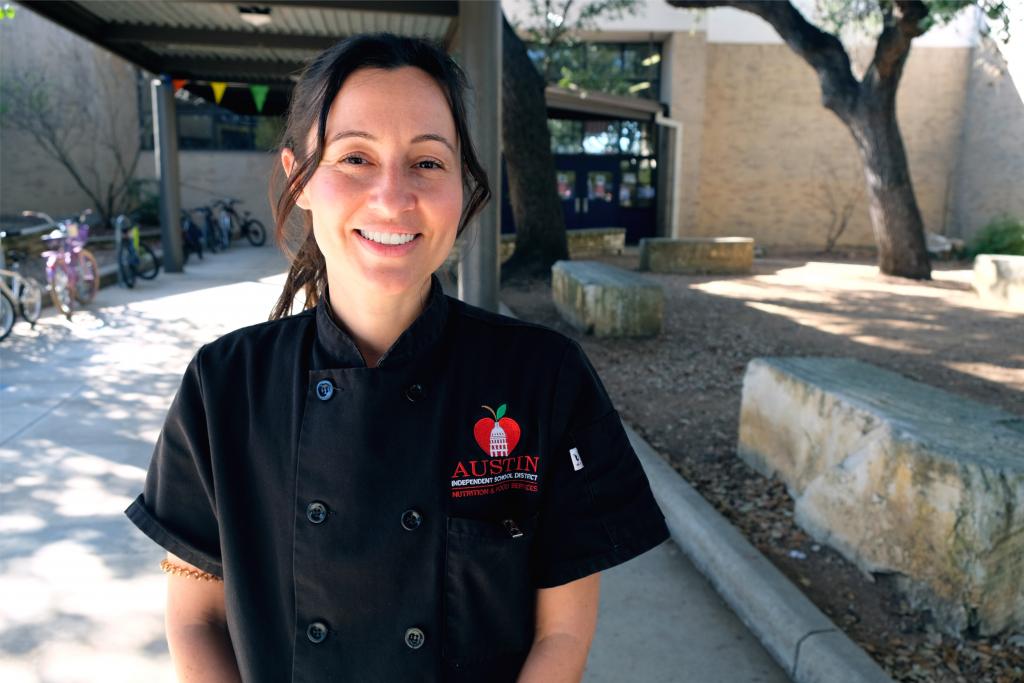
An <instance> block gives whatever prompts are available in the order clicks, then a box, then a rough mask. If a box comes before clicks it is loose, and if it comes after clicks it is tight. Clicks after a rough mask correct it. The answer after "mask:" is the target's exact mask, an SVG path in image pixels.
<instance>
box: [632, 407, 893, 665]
mask: <svg viewBox="0 0 1024 683" xmlns="http://www.w3.org/2000/svg"><path fill="white" fill-rule="evenodd" d="M623 426H624V427H625V428H626V434H627V435H628V436H629V440H630V442H631V443H632V445H633V449H634V450H635V451H636V453H637V455H638V456H639V457H640V462H641V463H642V464H643V467H644V470H645V471H646V472H647V478H648V479H649V480H650V483H651V489H652V490H653V491H654V496H655V498H656V499H657V501H658V504H659V505H660V506H661V509H662V511H663V512H664V513H665V520H666V522H667V524H668V528H669V530H670V531H671V532H672V540H674V541H675V542H676V543H677V544H678V545H679V547H680V548H681V549H682V550H683V552H684V553H686V555H687V556H688V557H689V558H690V561H691V562H693V564H694V565H695V566H696V567H697V569H699V570H700V571H701V573H703V574H704V576H705V577H707V579H708V581H709V582H710V583H711V585H712V586H714V588H715V590H717V591H718V593H719V594H720V595H721V596H722V598H723V599H724V600H725V602H726V603H727V604H728V605H729V607H730V608H732V611H733V612H735V613H736V615H737V616H738V617H739V618H740V620H741V621H742V622H743V623H744V624H745V625H746V627H747V628H748V629H750V631H751V633H753V634H754V635H755V636H756V637H757V638H758V640H760V641H761V644H762V645H763V646H764V648H765V649H766V650H767V651H768V653H769V654H771V656H772V657H774V658H775V661H777V662H778V663H779V665H780V666H782V668H783V669H784V670H785V671H786V673H787V674H788V675H789V677H790V678H791V679H792V680H794V681H796V683H893V679H892V678H890V677H889V676H888V674H886V673H885V671H884V670H882V668H881V667H880V666H879V665H878V664H877V663H875V661H874V660H873V659H871V657H870V656H868V654H867V653H866V652H864V651H863V650H862V649H861V648H860V647H859V646H857V644H856V643H854V642H853V641H852V640H850V638H849V637H848V636H847V635H846V634H845V633H843V632H842V630H840V629H839V628H838V627H837V626H836V625H835V624H833V623H832V621H831V620H830V619H829V618H828V617H827V616H825V614H823V613H822V612H821V610H819V609H818V608H817V607H816V606H815V605H814V603H812V602H811V601H810V600H809V599H807V597H806V596H804V594H803V593H801V592H800V590H799V589H798V588H797V587H796V586H794V585H793V584H792V583H791V582H790V581H789V579H787V578H786V577H785V576H784V575H783V574H782V572H780V571H779V570H778V569H776V568H775V566H774V565H773V564H772V563H771V562H770V561H769V560H768V559H767V558H766V557H764V556H763V555H762V554H761V553H760V552H759V551H758V550H757V548H755V547H754V546H753V545H751V544H750V542H749V541H747V539H746V538H744V537H743V535H742V534H741V533H740V532H739V530H737V529H736V528H735V527H734V526H732V525H731V524H730V523H729V522H728V521H727V520H726V519H725V518H724V517H722V516H721V515H720V514H719V513H718V511H717V510H715V509H714V507H712V506H711V504H710V503H708V502H707V501H706V500H704V498H703V497H702V496H701V495H700V494H699V493H697V491H696V490H695V489H694V488H693V487H692V486H690V485H689V484H688V483H687V482H686V480H685V479H683V478H682V477H681V476H680V475H679V473H678V472H676V471H675V470H674V469H672V467H671V466H670V465H669V464H668V463H667V462H665V460H664V459H663V458H662V457H661V456H660V455H658V453H657V452H656V451H655V450H654V449H653V448H651V446H650V445H649V444H648V443H647V442H646V441H644V439H643V438H642V437H640V435H639V434H637V433H636V432H635V431H634V430H633V428H632V427H630V426H629V425H628V424H625V422H624V423H623Z"/></svg>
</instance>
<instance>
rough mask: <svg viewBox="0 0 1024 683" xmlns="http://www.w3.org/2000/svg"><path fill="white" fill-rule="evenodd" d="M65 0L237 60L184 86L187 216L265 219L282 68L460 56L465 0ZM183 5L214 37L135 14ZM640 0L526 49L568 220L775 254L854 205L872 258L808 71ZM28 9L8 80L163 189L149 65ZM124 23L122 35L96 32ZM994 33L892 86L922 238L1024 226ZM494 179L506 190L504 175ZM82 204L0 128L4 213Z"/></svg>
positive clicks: (757, 40)
mask: <svg viewBox="0 0 1024 683" xmlns="http://www.w3.org/2000/svg"><path fill="white" fill-rule="evenodd" d="M60 4H62V5H65V6H74V7H75V8H76V9H75V11H76V12H79V13H80V14H81V17H80V21H82V22H85V23H88V22H89V21H93V20H95V21H96V22H97V25H100V24H102V25H103V26H104V29H103V31H104V32H105V33H104V36H105V37H106V38H107V39H110V38H111V35H113V40H114V41H116V40H121V41H134V42H133V43H132V44H133V45H134V44H139V45H144V46H145V47H146V49H149V50H152V52H153V53H154V54H160V55H162V56H163V57H165V58H167V59H171V58H173V59H174V60H177V62H175V63H180V64H182V65H190V64H191V65H195V64H199V63H202V64H204V65H205V66H207V67H208V66H210V64H213V63H217V60H221V62H223V63H224V64H230V65H231V68H230V71H231V72H230V73H225V75H224V76H223V81H219V82H223V83H226V85H225V86H224V87H223V88H222V89H221V92H220V93H219V94H216V93H215V92H214V86H213V80H212V79H211V80H209V81H203V80H201V79H191V80H190V79H188V78H187V77H185V78H183V83H182V85H181V87H180V89H178V90H177V92H176V94H175V106H176V111H177V127H178V159H179V165H180V179H181V204H182V206H183V207H186V208H189V207H193V206H199V205H205V204H209V203H210V202H211V201H213V200H214V199H217V198H220V197H224V196H233V197H237V198H240V199H242V200H243V201H244V208H247V209H249V210H250V211H252V213H253V214H254V215H256V216H257V217H259V218H261V219H262V220H264V222H265V223H267V224H268V225H269V224H270V208H269V201H268V198H267V194H266V189H267V180H268V177H269V173H270V169H271V166H272V164H276V163H278V161H277V158H276V157H275V156H274V155H273V154H271V153H270V151H269V150H270V149H271V148H272V147H273V145H274V144H275V143H276V142H277V138H276V136H277V133H278V132H279V130H280V114H281V113H282V112H283V110H284V107H285V106H286V103H287V97H288V92H289V82H288V77H287V74H288V73H289V69H290V68H293V67H294V65H295V64H300V63H301V61H302V60H304V59H307V58H308V57H310V56H312V55H313V54H315V53H316V52H317V51H318V50H319V49H321V48H322V47H323V46H324V45H326V44H329V42H330V41H332V40H336V39H340V38H342V37H344V36H345V35H348V34H349V33H353V32H359V31H367V30H389V29H390V28H391V27H396V28H398V29H400V30H401V31H402V32H408V33H411V34H416V35H428V36H431V37H434V38H436V39H439V40H443V41H444V42H445V43H446V44H447V45H449V46H450V49H454V48H457V46H458V45H459V42H458V41H459V36H458V35H457V34H458V22H457V20H456V19H457V17H456V16H455V15H456V14H457V7H458V5H459V3H456V2H441V3H434V4H431V3H423V2H412V3H408V4H407V5H405V6H406V7H408V9H409V11H408V13H407V16H404V17H403V16H397V17H396V15H401V14H402V13H401V12H395V11H394V10H395V4H394V3H392V4H390V11H389V12H388V17H387V18H386V20H385V19H384V18H382V16H383V14H384V13H383V12H376V11H372V9H366V8H365V7H363V8H360V7H359V6H357V5H358V3H351V2H348V3H345V2H342V3H313V2H299V3H280V2H269V3H265V4H264V5H253V6H252V7H248V6H246V7H247V8H248V11H249V12H250V13H253V12H255V13H256V14H260V13H264V14H265V15H266V17H268V18H267V19H265V20H260V19H259V18H258V17H255V18H254V17H248V18H246V17H244V16H241V15H240V12H241V10H242V8H241V7H240V6H236V5H233V4H228V3H225V4H224V5H223V7H220V6H219V5H218V3H202V4H192V5H191V6H190V5H189V4H184V5H182V4H180V3H138V4H137V5H138V8H137V10H131V9H126V7H127V6H128V5H129V3H120V2H113V3H112V2H98V1H83V2H76V3H60ZM174 4H177V5H178V8H177V10H176V11H179V12H180V11H184V10H185V9H188V10H189V11H191V12H193V13H198V12H199V11H200V10H201V11H202V14H203V20H204V21H205V22H206V23H207V25H205V26H204V29H203V31H200V30H198V29H196V30H195V31H194V33H193V34H189V33H188V32H187V31H185V30H183V29H181V28H180V27H179V28H176V29H175V31H176V32H177V33H176V35H178V36H179V38H178V39H177V40H176V41H171V42H168V39H166V38H162V37H161V31H160V22H161V21H163V20H164V18H167V17H170V18H167V21H171V20H172V19H175V17H173V16H171V15H172V12H171V10H170V9H165V10H162V11H161V12H153V11H149V12H146V11H144V9H143V7H144V6H146V5H149V6H152V5H165V6H169V5H174ZM804 4H810V3H804ZM287 5H293V6H295V7H299V6H302V7H306V8H307V9H310V11H311V12H312V11H313V10H314V9H316V8H320V9H319V10H318V11H320V12H321V13H322V14H321V15H307V16H306V18H305V21H309V20H310V19H309V17H310V16H313V17H314V19H315V18H316V16H320V17H321V18H320V19H319V21H321V22H323V23H322V26H314V28H313V29H309V27H305V28H306V30H315V32H316V33H317V34H318V35H319V37H318V39H317V41H318V42H317V41H310V42H308V44H303V45H299V44H297V43H295V42H294V41H292V42H290V43H289V42H287V41H285V40H284V38H282V37H281V36H282V34H285V33H287V32H288V31H289V30H292V29H294V30H299V29H298V28H296V27H293V26H291V25H289V24H288V23H287V21H288V20H287V17H288V16H289V8H288V7H287ZM335 5H336V7H335ZM638 5H639V8H638V9H639V11H638V12H637V13H636V14H635V15H633V16H627V17H624V18H621V19H617V20H606V21H602V22H600V25H599V30H596V31H590V32H584V33H582V34H580V36H579V38H580V39H581V40H582V42H581V44H580V45H578V46H576V47H573V48H568V47H566V48H561V49H560V50H559V51H558V53H557V54H551V55H546V54H545V52H544V50H542V49H540V48H539V47H538V46H536V45H531V46H530V47H531V50H530V54H531V56H532V57H533V58H534V59H535V60H536V62H537V63H538V64H542V63H543V60H544V59H545V57H549V58H550V63H551V64H552V65H553V67H552V68H553V71H552V74H551V76H552V77H551V79H550V81H549V86H548V88H547V90H546V100H547V106H548V116H549V128H550V130H551V133H552V150H553V152H554V154H555V160H556V166H557V174H556V181H555V182H556V191H557V192H558V194H559V196H560V197H561V199H562V206H563V211H564V216H565V220H566V225H567V227H569V228H587V227H609V226H616V227H625V228H626V231H627V242H628V243H635V242H636V241H637V240H638V239H640V238H642V237H645V236H656V235H664V236H688V235H694V236H736V235H740V236H750V237H754V238H755V239H756V240H757V243H758V244H759V245H761V246H763V247H766V248H769V249H770V248H772V247H792V248H820V247H821V246H822V245H823V243H824V240H825V229H826V227H827V225H828V224H829V223H830V221H831V217H832V216H833V214H834V212H835V211H838V210H841V209H842V207H843V206H844V205H846V204H853V213H852V216H851V219H850V222H849V227H848V228H847V230H846V232H845V233H844V235H843V237H842V239H841V240H840V242H839V244H840V246H848V247H869V246H871V245H872V244H873V239H872V235H871V226H870V222H869V218H868V214H867V205H866V201H865V200H864V198H863V186H864V176H863V170H862V167H861V165H860V161H859V157H858V154H857V151H856V148H855V146H854V143H853V140H852V138H851V137H850V134H849V132H848V131H847V129H846V128H845V127H844V126H843V124H842V123H841V122H840V121H839V120H838V119H837V118H836V117H835V115H833V114H832V113H831V112H829V111H827V110H825V109H824V108H823V107H822V105H821V103H820V90H819V86H818V81H817V78H816V76H815V74H814V72H813V71H812V70H811V68H810V67H809V66H808V65H807V64H806V63H804V62H803V61H802V60H801V59H800V58H799V57H797V56H796V55H795V54H794V53H793V52H792V51H791V50H790V49H789V48H788V47H787V46H786V45H784V44H783V43H782V42H781V40H780V39H779V37H778V36H777V35H776V34H775V32H774V31H773V30H772V29H771V27H770V26H769V25H768V24H767V23H765V22H763V21H762V20H761V19H759V18H757V17H755V16H753V15H750V14H748V13H744V12H741V11H738V10H731V9H713V10H708V11H704V12H691V11H687V10H680V9H676V8H672V7H671V6H669V5H667V4H666V3H664V2H662V0H639V3H638ZM801 6H802V5H801ZM16 7H17V16H16V18H15V19H14V20H5V21H0V50H2V52H3V54H2V59H0V77H2V78H4V79H10V78H16V77H18V75H19V74H22V73H37V74H39V73H45V74H47V76H48V78H50V79H51V81H52V82H54V83H59V84H62V85H63V87H64V88H65V90H66V91H68V92H71V93H73V94H74V93H77V99H76V98H74V97H72V99H70V100H69V101H70V103H71V105H72V106H73V107H74V106H76V105H75V103H76V102H77V103H78V104H77V106H78V107H79V109H80V113H81V114H82V116H85V115H86V114H87V115H88V117H87V119H86V120H85V122H84V123H85V125H89V126H93V128H92V129H87V128H83V127H82V126H83V122H82V121H80V122H79V124H78V125H79V128H80V130H79V132H77V133H76V134H75V135H76V137H74V138H73V144H72V145H71V146H70V148H71V153H72V155H74V157H75V158H76V159H79V160H80V161H81V166H83V167H85V168H87V169H89V172H90V173H95V174H96V175H97V176H99V177H103V176H104V174H109V173H113V172H114V171H115V163H116V162H115V161H114V160H112V159H111V158H110V156H109V155H108V154H105V153H104V148H103V146H104V145H105V144H106V137H105V135H104V134H98V133H97V132H96V131H98V130H100V129H101V128H109V129H111V130H113V131H115V134H114V135H113V138H115V139H119V140H121V142H125V141H127V142H128V143H129V146H130V144H131V143H132V141H134V140H136V139H139V140H141V147H142V151H141V154H140V157H139V161H138V165H137V167H136V171H135V174H136V176H137V177H139V178H152V177H154V176H155V167H156V158H155V153H154V151H153V140H152V137H153V136H152V116H153V115H152V111H151V109H152V104H151V102H152V98H151V96H150V81H151V79H152V74H149V73H147V72H145V71H144V70H142V69H140V68H138V67H137V66H135V65H133V64H131V63H129V62H128V61H125V60H124V59H122V58H121V57H119V56H117V55H115V54H112V53H110V52H108V51H107V50H104V49H103V48H102V47H99V46H98V45H97V44H96V42H94V41H93V40H88V39H86V38H83V37H81V36H79V35H76V34H74V33H72V32H70V31H68V30H67V29H66V28H64V27H62V26H60V25H58V24H57V23H54V21H51V19H48V18H46V17H44V16H41V14H40V13H37V12H36V11H34V8H33V6H32V5H27V6H26V5H16ZM453 7H455V8H456V9H450V8H453ZM440 8H449V10H450V11H449V10H444V9H440ZM527 8H528V3H527V2H526V0H502V9H503V10H504V12H505V13H506V15H507V16H509V17H510V18H511V19H513V20H519V21H521V22H529V21H531V19H530V18H529V17H528V16H527V14H526V12H527ZM214 10H216V11H214ZM264 10H265V12H264ZM296 11H297V10H296ZM133 12H135V13H136V14H137V15H138V16H135V15H133ZM115 14H116V23H114V24H111V23H109V22H108V23H102V22H103V20H105V19H109V17H107V16H106V15H110V16H114V15H115ZM570 18H571V17H570ZM177 20H179V21H180V17H178V18H177ZM259 21H264V23H262V24H260V23H259ZM983 21H984V20H983V19H982V18H981V17H980V14H979V13H976V12H974V11H973V10H972V11H968V12H964V13H962V14H961V16H960V17H959V19H958V20H957V21H956V22H955V23H953V24H951V25H949V26H946V27H942V28H936V29H933V30H932V31H930V32H928V33H927V34H925V35H924V36H922V37H920V38H918V39H916V40H915V41H914V47H913V49H912V51H911V54H910V58H909V61H908V63H907V66H906V69H905V73H904V77H903V80H902V83H901V85H900V88H899V95H898V116H899V123H900V128H901V130H902V133H903V137H904V142H905V145H906V149H907V153H908V157H909V163H910V169H911V175H912V179H913V182H914V187H915V191H916V195H917V199H918V202H919V204H920V208H921V211H922V215H923V217H924V222H925V226H926V229H927V230H929V231H930V232H934V233H938V234H943V235H947V236H951V237H961V238H970V237H971V236H972V235H973V234H974V233H975V232H976V231H977V230H978V229H979V228H980V227H981V226H983V225H984V224H986V223H987V222H988V221H990V220H991V219H993V218H994V217H996V216H998V215H999V214H1003V213H1009V214H1011V215H1015V216H1018V217H1024V191H1022V190H1024V188H1022V181H1021V179H1022V178H1024V58H1022V55H1021V53H1022V51H1024V50H1022V49H1021V46H1022V44H1024V35H1022V34H1024V17H1015V18H1014V25H1015V26H1017V27H1019V28H1018V29H1017V31H1016V33H1015V34H1014V38H1013V41H1012V42H1011V43H1010V44H1009V45H1002V44H1000V43H997V42H995V41H993V40H992V39H990V38H987V37H984V36H983V35H982V33H981V31H980V30H979V29H980V27H981V26H982V23H983ZM218 22H222V24H219V23H218ZM233 24H239V25H240V26H243V25H244V27H245V30H246V31H249V32H250V33H252V34H260V33H261V32H265V33H269V34H273V35H274V37H275V40H279V43H278V44H274V43H266V42H263V43H261V41H260V40H259V39H258V36H257V38H256V39H253V41H252V42H251V44H249V45H242V46H240V47H235V48H232V50H231V51H230V54H228V55H227V56H225V50H224V49H219V50H218V49H216V48H215V47H214V46H212V45H211V44H210V41H209V36H208V34H209V31H216V30H220V31H226V30H227V29H226V28H225V27H227V26H228V25H233ZM112 26H113V28H111V27H112ZM115 29H116V30H115ZM200 34H202V35H200ZM190 35H194V36H196V38H195V40H196V42H195V43H194V44H190V43H189V36H190ZM521 35H522V37H523V38H524V39H525V38H526V34H525V33H522V34H521ZM112 44H116V43H112ZM869 48H870V45H868V44H865V45H864V46H863V47H862V48H857V47H855V48H854V49H853V50H852V52H853V55H852V56H853V57H854V60H855V70H857V69H863V66H864V64H865V61H866V60H867V59H868V58H870V49H869ZM456 56H457V57H458V56H459V55H458V54H457V52H456ZM260 63H262V64H264V67H263V68H262V70H257V69H256V68H255V67H252V69H251V71H252V72H253V73H257V72H258V73H260V74H261V78H262V79H264V80H263V81H262V82H251V81H248V80H247V79H246V78H245V74H246V73H247V71H246V69H247V68H249V67H248V66H247V65H253V64H260ZM270 63H273V64H274V66H273V69H276V70H277V71H272V72H273V73H277V74H278V76H280V78H278V79H276V80H273V81H268V80H267V76H266V74H267V73H270V72H268V71H267V68H268V67H266V64H270ZM559 64H572V65H575V66H576V67H581V71H582V72H583V73H587V72H593V73H594V74H598V73H603V74H605V75H607V74H611V75H612V76H614V78H613V79H612V80H614V81H615V82H616V83H617V84H618V85H617V86H616V87H617V90H618V92H601V91H596V90H592V89H587V88H579V87H576V88H574V87H563V86H560V85H559V83H558V78H559V74H558V72H557V67H558V65H559ZM225 68H227V67H225ZM169 75H170V76H172V77H175V78H177V77H180V74H175V73H171V74H169ZM858 75H859V71H858ZM254 85H255V86H264V85H265V87H257V88H253V87H252V86H254ZM258 93H262V94H258ZM68 113H69V114H71V113H74V109H70V110H68ZM90 130H91V131H92V132H90ZM502 179H503V184H504V174H502ZM89 204H90V201H89V199H88V197H87V196H86V194H85V193H84V192H83V191H82V190H81V189H79V188H78V186H77V185H76V183H75V182H74V181H73V179H72V178H71V177H70V176H69V174H68V173H67V171H66V170H64V169H63V168H62V167H61V166H60V165H59V164H57V163H56V162H52V161H50V160H48V159H47V158H45V157H44V156H42V155H41V154H40V150H39V149H38V145H37V143H36V141H35V140H33V139H32V138H31V137H30V136H27V135H25V134H22V133H20V132H17V131H15V130H12V129H9V128H5V129H3V130H2V131H0V217H10V216H13V215H16V214H18V213H20V211H21V210H22V209H35V210H43V211H47V212H48V213H50V214H53V215H68V214H72V213H77V212H78V211H80V210H81V209H83V208H85V207H86V206H88V205H89ZM502 204H503V205H502V206H501V229H502V232H506V233H507V232H513V231H514V223H513V220H512V214H511V210H510V208H509V206H508V203H507V193H505V192H503V193H502ZM0 222H2V220H0Z"/></svg>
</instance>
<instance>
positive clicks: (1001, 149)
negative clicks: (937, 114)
mask: <svg viewBox="0 0 1024 683" xmlns="http://www.w3.org/2000/svg"><path fill="white" fill-rule="evenodd" d="M1019 23H1020V24H1021V25H1022V26H1024V21H1022V22H1019ZM1014 39H1015V40H1024V39H1019V38H1016V36H1014ZM1019 54H1021V55H1024V50H1022V51H1020V52H1019ZM1022 72H1024V69H1022ZM966 98H967V101H966V108H967V114H966V117H965V120H964V129H963V140H962V146H961V156H960V166H959V173H958V175H957V179H958V185H957V187H956V193H955V196H956V202H955V204H954V206H955V212H954V216H953V220H952V221H951V224H952V225H951V227H952V230H951V234H952V235H953V236H956V237H962V238H965V239H970V237H971V236H972V235H974V234H975V233H976V232H977V231H978V229H980V228H982V227H983V226H984V225H985V224H986V223H988V222H989V221H990V220H992V219H993V218H995V217H996V216H998V215H999V214H1001V213H1009V214H1011V215H1013V216H1016V217H1017V218H1019V219H1021V220H1024V78H1018V79H1017V82H1015V81H1014V78H1013V77H1012V76H1011V73H1010V70H1009V69H1008V65H1007V63H1006V60H1005V59H1004V57H1003V55H1002V54H1001V53H1000V51H999V50H998V49H997V47H996V46H995V44H994V43H993V42H992V40H991V39H984V40H983V41H982V43H981V45H980V46H979V47H978V48H977V49H976V50H975V55H974V60H973V61H972V63H971V64H970V76H969V80H968V86H967V92H966Z"/></svg>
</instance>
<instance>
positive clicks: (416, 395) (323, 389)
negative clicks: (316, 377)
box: [316, 379, 426, 403]
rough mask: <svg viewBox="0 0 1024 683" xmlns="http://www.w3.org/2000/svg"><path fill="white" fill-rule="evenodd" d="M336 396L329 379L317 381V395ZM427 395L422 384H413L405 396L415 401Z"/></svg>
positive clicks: (326, 397) (320, 397)
mask: <svg viewBox="0 0 1024 683" xmlns="http://www.w3.org/2000/svg"><path fill="white" fill-rule="evenodd" d="M331 396H334V385H333V384H332V383H331V380H329V379H322V380H320V381H319V382H317V383H316V397H317V398H319V399H320V400H321V401H329V400H330V399H331ZM424 396H426V391H425V390H424V389H423V385H422V384H413V385H412V386H410V387H409V388H407V389H406V390H405V397H406V398H407V399H409V400H410V401H411V402H413V403H415V402H416V401H419V400H420V399H422V398H423V397H424Z"/></svg>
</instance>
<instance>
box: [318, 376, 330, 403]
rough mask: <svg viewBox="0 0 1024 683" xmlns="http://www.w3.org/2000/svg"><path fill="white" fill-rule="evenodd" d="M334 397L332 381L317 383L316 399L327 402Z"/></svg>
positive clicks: (325, 380) (323, 380) (326, 380)
mask: <svg viewBox="0 0 1024 683" xmlns="http://www.w3.org/2000/svg"><path fill="white" fill-rule="evenodd" d="M333 395H334V385H333V384H331V380H329V379H322V380H320V381H319V382H317V383H316V397H317V398H319V399H320V400H321V401H326V400H327V399H329V398H330V397H331V396H333Z"/></svg>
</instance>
